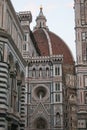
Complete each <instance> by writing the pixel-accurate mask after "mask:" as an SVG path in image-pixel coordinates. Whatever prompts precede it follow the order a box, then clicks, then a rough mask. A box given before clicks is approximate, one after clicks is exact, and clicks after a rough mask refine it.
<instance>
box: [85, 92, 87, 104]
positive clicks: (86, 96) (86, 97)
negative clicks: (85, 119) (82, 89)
mask: <svg viewBox="0 0 87 130" xmlns="http://www.w3.org/2000/svg"><path fill="white" fill-rule="evenodd" d="M85 104H87V93H86V94H85Z"/></svg>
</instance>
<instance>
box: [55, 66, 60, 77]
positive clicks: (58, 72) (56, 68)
mask: <svg viewBox="0 0 87 130" xmlns="http://www.w3.org/2000/svg"><path fill="white" fill-rule="evenodd" d="M55 75H60V67H59V66H56V67H55Z"/></svg>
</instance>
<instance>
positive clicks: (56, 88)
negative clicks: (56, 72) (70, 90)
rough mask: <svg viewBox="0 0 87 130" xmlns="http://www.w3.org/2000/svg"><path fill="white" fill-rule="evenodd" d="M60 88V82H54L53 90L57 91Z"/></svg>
mask: <svg viewBox="0 0 87 130" xmlns="http://www.w3.org/2000/svg"><path fill="white" fill-rule="evenodd" d="M59 90H60V83H59V82H56V83H55V91H59Z"/></svg>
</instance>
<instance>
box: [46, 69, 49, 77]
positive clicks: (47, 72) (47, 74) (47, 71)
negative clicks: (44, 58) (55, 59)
mask: <svg viewBox="0 0 87 130" xmlns="http://www.w3.org/2000/svg"><path fill="white" fill-rule="evenodd" d="M46 76H47V77H48V76H49V68H46Z"/></svg>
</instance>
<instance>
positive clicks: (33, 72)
mask: <svg viewBox="0 0 87 130" xmlns="http://www.w3.org/2000/svg"><path fill="white" fill-rule="evenodd" d="M35 76H36V69H35V68H33V70H32V77H35Z"/></svg>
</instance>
